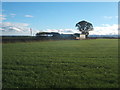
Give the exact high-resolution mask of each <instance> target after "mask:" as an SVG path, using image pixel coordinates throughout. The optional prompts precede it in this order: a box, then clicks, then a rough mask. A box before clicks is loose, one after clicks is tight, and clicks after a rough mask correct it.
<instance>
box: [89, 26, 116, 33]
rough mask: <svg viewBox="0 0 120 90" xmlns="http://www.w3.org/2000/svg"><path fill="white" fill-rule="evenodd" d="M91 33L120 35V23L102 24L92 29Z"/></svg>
mask: <svg viewBox="0 0 120 90" xmlns="http://www.w3.org/2000/svg"><path fill="white" fill-rule="evenodd" d="M90 35H118V25H117V24H113V25H109V24H102V26H101V27H94V30H93V31H90Z"/></svg>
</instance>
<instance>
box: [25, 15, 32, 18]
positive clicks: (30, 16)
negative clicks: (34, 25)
mask: <svg viewBox="0 0 120 90" xmlns="http://www.w3.org/2000/svg"><path fill="white" fill-rule="evenodd" d="M25 17H28V18H32V17H33V16H32V15H25Z"/></svg>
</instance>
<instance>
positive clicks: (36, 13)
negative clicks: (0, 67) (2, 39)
mask: <svg viewBox="0 0 120 90" xmlns="http://www.w3.org/2000/svg"><path fill="white" fill-rule="evenodd" d="M0 16H1V19H2V20H3V24H4V25H3V26H4V27H5V26H10V28H11V27H13V28H12V29H9V27H7V28H2V30H3V29H6V30H3V34H13V35H14V34H21V35H23V34H26V35H27V34H28V35H29V28H32V30H33V32H34V34H35V33H36V32H39V31H61V32H62V33H68V32H69V33H70V32H71V33H72V32H78V31H77V30H76V29H77V28H75V24H76V23H77V22H79V21H82V20H86V21H88V22H91V23H92V24H93V26H94V31H91V34H116V33H117V24H118V3H117V2H3V3H2V15H0ZM105 29H106V30H105ZM10 30H11V31H10Z"/></svg>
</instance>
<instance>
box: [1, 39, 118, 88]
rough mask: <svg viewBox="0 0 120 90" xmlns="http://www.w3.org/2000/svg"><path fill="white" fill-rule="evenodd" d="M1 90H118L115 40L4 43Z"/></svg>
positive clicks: (116, 45)
mask: <svg viewBox="0 0 120 90" xmlns="http://www.w3.org/2000/svg"><path fill="white" fill-rule="evenodd" d="M2 48H3V53H2V54H3V55H2V56H3V57H2V58H3V60H2V64H3V69H2V70H3V73H2V74H3V76H2V79H3V82H2V84H3V88H117V87H118V39H92V40H61V41H41V42H27V43H22V42H17V43H5V44H3V47H2Z"/></svg>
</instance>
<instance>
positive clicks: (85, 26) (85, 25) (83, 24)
mask: <svg viewBox="0 0 120 90" xmlns="http://www.w3.org/2000/svg"><path fill="white" fill-rule="evenodd" d="M75 27H78V30H79V31H81V32H82V34H85V35H86V38H87V37H88V35H89V31H91V30H93V25H92V24H91V23H89V22H87V21H80V22H78V23H77V24H76V26H75Z"/></svg>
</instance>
